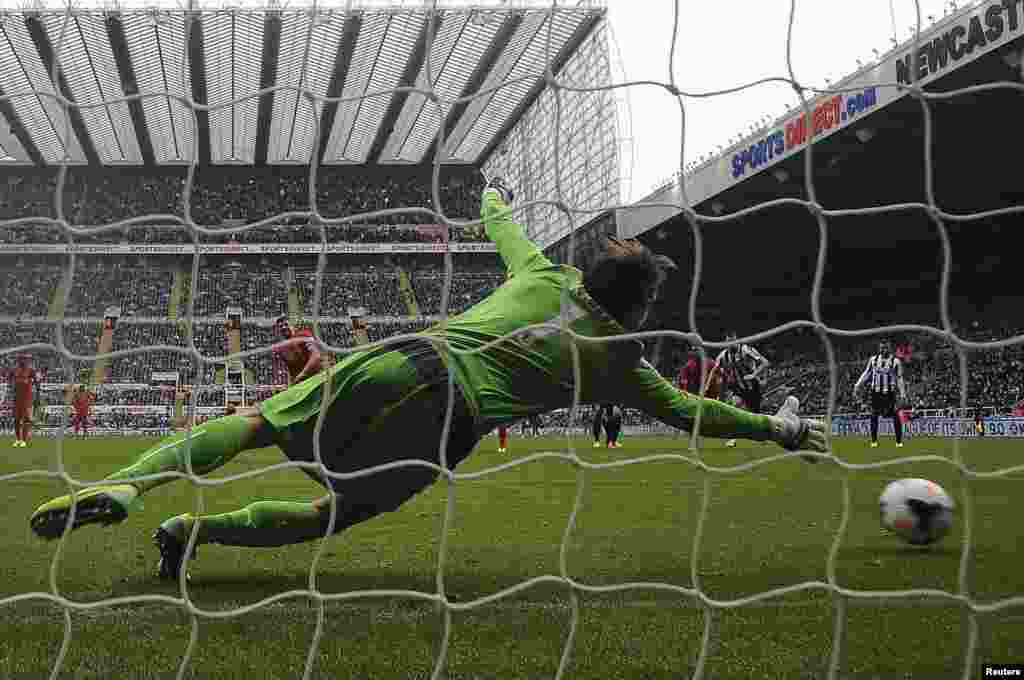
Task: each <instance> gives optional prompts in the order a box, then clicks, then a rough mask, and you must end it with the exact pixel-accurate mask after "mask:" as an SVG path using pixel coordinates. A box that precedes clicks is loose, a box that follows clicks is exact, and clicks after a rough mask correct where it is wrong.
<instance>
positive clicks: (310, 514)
mask: <svg viewBox="0 0 1024 680" xmlns="http://www.w3.org/2000/svg"><path fill="white" fill-rule="evenodd" d="M512 198H513V196H512V192H511V191H510V190H509V189H508V188H507V187H505V186H504V185H503V183H502V182H501V181H500V180H492V181H491V182H489V183H488V186H487V188H486V189H485V190H484V193H483V199H482V205H481V217H482V220H483V224H484V228H485V230H486V232H487V235H488V237H489V238H490V239H491V240H492V241H493V242H494V243H495V245H496V247H497V250H498V253H499V254H500V255H501V257H502V259H503V260H504V263H505V265H506V267H507V270H508V271H507V274H508V279H507V281H506V282H505V283H504V284H503V285H502V286H501V287H499V288H498V289H497V290H495V291H494V292H493V293H492V294H491V295H489V296H488V297H487V298H485V299H484V300H482V301H481V302H480V303H478V304H477V305H475V306H473V307H472V308H470V309H469V310H467V311H466V312H464V313H463V314H460V315H458V316H453V317H451V318H449V319H448V320H446V321H444V322H442V323H440V324H438V325H436V326H434V327H432V328H429V329H427V330H425V331H423V332H421V333H417V334H415V335H413V336H411V337H409V338H404V339H402V340H398V341H395V342H392V343H389V344H386V345H382V346H377V347H371V348H368V349H363V350H358V351H354V352H352V353H350V354H346V355H345V356H344V357H343V358H341V359H340V360H339V361H338V362H337V363H336V364H335V365H334V366H333V367H331V368H330V369H328V370H326V371H321V372H319V373H317V374H315V375H313V376H312V377H309V378H307V379H306V380H304V381H302V382H300V383H296V384H294V385H292V386H291V387H290V388H289V389H287V390H285V391H284V392H281V393H280V394H278V395H276V396H274V397H272V398H270V399H267V400H266V401H264V402H262V403H261V404H260V405H259V406H258V407H255V408H247V409H239V410H238V411H237V412H236V413H235V414H233V415H229V416H225V417H223V418H218V419H215V420H210V421H208V422H206V423H204V424H202V425H200V426H198V427H195V428H193V429H192V430H191V431H190V432H182V433H178V434H175V435H173V436H171V437H168V438H166V439H164V440H162V441H161V442H160V443H158V444H157V445H155V446H153V447H151V448H150V449H148V450H146V451H144V452H143V453H142V454H141V455H140V456H139V458H138V459H137V461H136V462H135V463H134V464H133V465H130V466H128V467H126V468H124V469H122V470H119V471H117V472H116V473H114V474H112V475H110V476H109V477H107V478H106V479H105V480H104V483H103V485H101V486H94V487H90V488H88V489H85V490H83V491H81V492H79V493H78V494H77V495H76V498H77V504H76V507H75V512H74V518H73V521H72V522H73V523H72V528H76V529H77V528H78V527H81V526H84V525H87V524H94V523H99V524H112V523H116V522H121V521H123V520H124V519H126V518H127V516H128V515H129V513H130V512H131V511H132V508H133V505H134V502H135V501H136V499H138V498H139V497H140V496H142V495H144V494H146V493H148V492H150V491H152V490H153V489H155V488H157V487H159V486H161V485H163V484H167V483H169V482H171V481H173V480H174V479H176V478H180V477H173V476H169V477H163V478H159V479H145V480H140V479H138V478H139V477H141V476H146V475H156V474H158V473H166V472H179V473H181V472H185V471H186V465H185V462H186V461H185V458H186V456H189V457H190V461H191V469H192V471H193V472H194V473H195V474H198V475H205V474H209V473H210V472H212V471H214V470H216V469H217V468H219V467H221V466H223V465H225V464H227V463H228V462H229V461H231V460H232V459H234V458H235V457H236V456H238V455H239V454H241V453H243V452H244V451H247V450H250V449H259V448H263V447H267V446H274V445H276V446H278V447H279V448H280V449H281V450H282V451H283V453H284V455H285V456H287V457H288V458H289V459H291V460H293V461H304V462H314V461H315V460H316V459H315V455H314V436H315V435H314V429H315V427H316V424H317V420H318V418H319V417H320V414H321V411H324V413H323V418H322V420H323V423H322V430H321V432H320V435H319V436H320V438H319V444H320V445H319V451H320V457H321V460H322V462H323V464H324V466H325V467H326V468H327V470H329V471H330V472H332V473H352V472H356V471H359V470H364V469H366V468H370V467H374V466H380V465H384V464H387V463H394V462H397V461H404V460H420V461H422V460H426V461H430V462H432V463H434V464H436V465H439V466H440V465H441V458H440V454H439V449H440V442H441V441H442V437H443V434H444V429H445V421H446V416H447V411H448V407H449V375H451V376H452V379H453V382H454V397H453V399H454V401H453V403H452V404H451V408H452V411H451V424H450V430H449V432H448V438H447V447H446V450H445V453H446V461H445V462H446V464H447V468H448V469H454V468H455V466H457V465H458V464H459V463H460V462H462V461H463V460H465V458H466V457H467V456H469V454H470V453H471V452H472V451H473V449H474V448H475V447H476V445H477V443H478V442H479V441H480V440H481V439H482V438H483V437H484V436H485V435H487V434H488V433H489V432H491V431H492V430H494V429H495V428H496V427H499V426H501V425H505V424H510V423H513V422H516V421H519V420H522V419H525V418H530V417H533V416H538V415H540V414H543V413H546V412H549V411H553V410H556V409H561V408H566V407H569V406H571V405H572V403H573V397H574V392H575V390H576V389H578V390H579V394H580V401H581V403H582V404H601V403H610V402H614V403H617V404H621V405H622V406H624V407H628V408H633V409H638V410H640V411H643V412H645V413H647V414H649V415H650V416H653V417H655V418H657V419H659V420H661V421H662V422H664V423H666V424H668V425H671V426H673V427H676V428H679V429H683V430H688V431H689V430H692V429H693V427H694V424H695V422H696V418H697V412H698V408H700V407H701V406H703V410H702V413H701V417H700V434H701V435H703V436H704V437H718V438H733V437H739V438H744V439H750V440H755V441H773V442H776V443H778V444H779V445H781V446H782V447H783V448H784V449H786V450H789V451H796V450H803V451H814V452H823V451H825V449H826V437H825V428H824V425H823V424H822V423H820V422H818V421H812V420H807V419H801V418H800V417H799V416H798V415H797V410H798V408H799V403H798V402H797V400H796V399H795V398H790V399H788V400H787V402H786V404H785V405H784V406H783V408H782V409H781V410H780V411H779V412H778V413H777V414H776V415H759V414H754V413H750V412H747V411H743V410H740V409H738V408H734V407H732V406H729V405H727V404H724V403H722V402H719V401H715V400H712V399H701V398H700V397H699V396H696V395H692V394H689V393H686V392H683V391H680V390H678V389H676V388H675V387H673V386H672V384H671V383H670V382H669V381H667V380H665V379H664V378H662V377H661V375H659V374H658V372H657V371H656V370H655V369H654V368H653V367H652V366H651V365H650V364H649V363H648V362H647V361H646V360H645V359H644V357H643V352H644V347H643V345H642V344H641V343H640V342H639V341H638V340H636V339H632V338H625V339H617V340H613V341H603V342H595V341H593V340H591V339H599V338H609V337H612V336H620V335H623V334H625V333H629V332H631V331H636V330H638V329H640V328H642V327H643V326H644V323H645V320H646V319H647V317H648V315H649V313H650V311H651V308H652V306H653V304H654V302H655V299H656V297H657V294H658V291H659V289H660V287H661V285H662V283H663V282H664V280H665V276H666V271H665V270H666V269H667V268H674V267H675V265H674V264H672V262H671V260H669V259H668V258H665V257H662V256H656V255H654V254H653V253H652V252H651V251H649V250H648V249H647V248H646V247H645V246H643V245H642V244H640V243H639V242H637V241H619V240H616V239H609V242H608V248H607V253H606V254H605V255H604V256H603V257H602V258H600V259H599V260H598V261H597V262H596V263H595V264H594V265H593V266H592V268H591V269H590V270H589V271H587V272H586V273H585V274H584V273H582V272H580V271H579V270H578V269H575V268H573V267H569V266H563V265H555V264H552V263H551V262H550V261H549V260H548V259H547V258H546V257H545V256H544V255H543V254H542V252H541V251H540V249H539V248H538V247H537V246H536V245H534V244H533V243H532V242H531V241H530V240H529V239H527V238H526V236H525V235H524V232H523V229H522V227H521V226H520V225H518V224H516V223H515V222H514V221H513V220H512V219H511V210H510V208H509V207H508V206H509V205H510V204H511V202H512ZM563 303H564V304H565V308H563ZM537 324H551V325H553V326H556V327H558V326H562V325H563V324H567V325H568V327H569V328H570V329H571V330H572V331H573V332H574V333H576V334H578V335H579V336H581V337H580V338H573V337H572V336H570V335H568V334H567V333H564V332H562V331H560V330H558V328H556V327H541V328H533V329H529V330H524V329H525V328H526V327H528V326H533V325H537ZM517 331H518V332H517ZM510 334H513V335H512V337H510V338H508V339H505V340H502V341H500V342H497V341H498V340H500V339H501V338H503V337H504V336H507V335H510ZM491 343H494V344H491ZM573 344H575V345H576V347H577V350H578V362H579V363H578V376H577V369H576V367H574V358H573V349H572V346H573ZM448 348H450V350H452V351H449V349H448ZM577 379H578V380H579V382H580V384H579V385H576V380H577ZM306 472H307V473H308V474H309V475H310V476H311V477H312V478H313V479H314V480H316V481H317V482H319V483H321V484H323V485H325V486H326V487H327V489H328V494H327V495H326V496H323V497H321V498H319V499H317V500H313V501H309V500H294V501H279V500H273V501H272V500H261V501H257V502H254V503H252V504H251V505H249V506H248V507H245V508H241V509H239V510H236V511H234V512H227V513H222V514H211V515H200V516H197V515H193V514H183V515H178V516H175V517H171V518H170V519H168V520H166V521H165V522H163V523H162V524H161V525H160V526H159V527H158V528H157V529H156V532H155V534H154V537H153V538H154V542H155V543H156V546H157V548H158V550H159V551H160V563H159V568H158V571H159V575H160V576H161V577H162V578H172V579H173V578H177V575H178V573H179V569H180V568H181V563H182V561H183V560H184V558H185V555H184V553H185V548H186V545H187V542H188V540H189V536H190V534H191V532H192V530H193V528H194V527H195V526H196V525H197V524H198V529H197V533H196V544H197V545H199V544H205V543H218V544H221V545H231V546H247V547H271V546H283V545H289V544H294V543H302V542H305V541H311V540H315V539H318V538H323V537H325V535H326V533H327V531H328V529H329V528H330V527H329V518H330V513H331V504H332V499H333V501H334V503H335V505H336V516H335V521H334V524H333V531H334V532H340V531H342V530H343V529H346V528H348V527H351V526H353V525H355V524H359V523H360V522H364V521H366V520H368V519H370V518H372V517H376V516H377V515H380V514H381V513H385V512H392V511H395V510H398V508H400V507H401V506H402V505H403V504H404V503H405V502H406V501H408V500H409V499H410V498H412V497H413V496H415V495H416V494H418V493H419V492H420V491H422V490H424V489H425V488H427V487H428V486H430V485H431V484H432V483H433V482H434V481H435V480H436V479H437V477H438V474H439V473H438V472H437V471H436V470H435V469H431V468H428V467H426V466H423V465H422V464H420V465H401V466H397V467H394V468H389V469H387V470H384V471H379V472H374V473H371V474H367V475H364V476H361V477H355V478H348V479H339V478H337V477H333V476H332V477H329V478H328V479H324V478H323V477H322V476H321V475H320V474H319V472H318V471H317V470H315V469H313V470H306ZM71 508H72V497H71V496H61V497H59V498H55V499H53V500H51V501H49V502H48V503H46V504H44V505H42V506H41V507H40V508H39V509H38V510H37V511H36V512H35V513H34V514H33V515H32V518H31V520H30V524H31V527H32V529H33V531H34V532H35V533H36V534H38V535H39V536H41V537H43V538H48V539H53V538H58V537H59V536H60V535H61V534H62V533H63V532H64V530H65V527H66V526H67V523H68V520H69V514H70V513H71ZM193 557H194V555H193Z"/></svg>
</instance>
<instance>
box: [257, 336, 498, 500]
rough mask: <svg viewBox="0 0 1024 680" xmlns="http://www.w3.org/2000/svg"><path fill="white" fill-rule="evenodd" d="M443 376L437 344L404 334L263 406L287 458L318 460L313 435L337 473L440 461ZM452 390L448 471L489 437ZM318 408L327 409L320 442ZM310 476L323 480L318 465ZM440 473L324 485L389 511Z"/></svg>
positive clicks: (406, 470) (392, 472)
mask: <svg viewBox="0 0 1024 680" xmlns="http://www.w3.org/2000/svg"><path fill="white" fill-rule="evenodd" d="M448 381H449V372H448V368H447V367H446V366H445V363H444V361H443V360H442V358H441V356H440V355H439V354H438V353H437V351H436V350H435V348H434V347H433V346H432V345H431V344H430V343H429V342H428V341H426V340H420V339H416V340H408V341H403V342H402V343H400V344H392V345H387V346H384V347H379V348H374V349H371V350H366V351H360V352H354V353H352V354H349V355H347V356H345V357H344V358H343V359H342V360H341V361H340V362H338V364H336V365H335V366H334V367H333V368H331V369H330V370H328V371H325V372H323V373H321V374H319V375H317V376H315V377H313V378H310V379H308V380H305V381H303V382H301V383H299V384H298V385H296V386H294V387H292V388H290V389H288V390H286V391H284V392H282V393H280V394H278V395H276V396H274V397H272V398H270V399H268V400H266V401H264V402H263V403H262V405H261V407H260V412H261V413H262V414H263V417H264V418H266V419H267V421H268V422H269V423H270V424H271V425H272V426H273V428H274V431H275V433H274V435H273V436H274V440H275V442H276V443H277V444H278V446H280V447H281V449H282V450H283V451H284V453H285V455H286V456H288V458H289V459H291V460H294V461H304V462H314V461H315V460H316V456H315V448H314V445H315V443H316V442H317V441H319V453H320V460H321V461H322V462H323V463H324V466H325V467H326V468H327V470H329V471H330V472H333V473H352V472H356V471H359V470H364V469H366V468H370V467H374V466H377V465H383V464H386V463H391V462H395V461H400V460H409V459H418V460H427V461H430V462H433V463H435V464H438V465H440V450H441V440H442V435H443V433H444V425H445V417H446V413H447V409H448V401H449V384H448ZM453 389H454V399H453V402H452V409H453V410H452V420H451V427H450V431H449V435H448V442H447V448H446V458H447V461H446V462H447V467H448V469H453V468H454V467H455V466H456V465H458V464H459V463H460V462H461V461H462V460H464V459H465V458H466V457H467V456H468V455H469V454H470V453H471V452H472V451H473V449H474V448H475V447H476V444H477V442H478V441H479V440H480V438H481V437H482V436H483V434H485V433H484V432H481V430H480V427H479V423H478V421H477V419H476V418H475V416H474V415H473V413H472V411H471V409H470V408H469V406H468V405H467V402H466V399H465V397H464V395H463V393H462V390H461V388H460V387H459V385H458V384H457V383H456V384H455V385H453ZM325 395H326V397H325ZM323 408H326V409H327V412H326V413H325V415H324V418H323V425H322V429H321V431H320V436H319V439H317V438H316V437H315V428H316V423H317V418H318V417H319V415H320V411H321V409H323ZM306 472H307V474H309V475H310V476H311V477H312V478H313V479H315V480H316V481H318V482H320V483H321V484H325V486H326V485H327V484H326V483H325V482H327V480H325V479H324V478H323V476H322V475H321V473H320V472H319V471H316V470H312V471H311V470H306ZM437 476H438V472H437V471H435V470H433V469H430V468H428V467H424V466H422V465H420V466H402V467H397V468H393V469H389V470H386V471H381V472H374V473H371V474H369V475H367V476H362V477H357V478H352V479H338V478H335V477H332V478H330V480H329V485H330V487H331V488H333V490H334V491H336V492H338V493H339V494H341V495H342V497H343V498H344V499H345V500H346V504H351V505H358V506H363V507H370V508H373V509H374V510H375V512H389V511H392V510H395V509H397V508H398V507H399V506H400V505H401V504H402V503H404V502H405V501H406V500H408V499H409V498H411V497H412V496H414V495H415V494H416V493H418V492H419V491H421V490H423V489H424V488H426V487H427V486H429V485H430V484H431V483H433V481H434V480H435V479H436V478H437Z"/></svg>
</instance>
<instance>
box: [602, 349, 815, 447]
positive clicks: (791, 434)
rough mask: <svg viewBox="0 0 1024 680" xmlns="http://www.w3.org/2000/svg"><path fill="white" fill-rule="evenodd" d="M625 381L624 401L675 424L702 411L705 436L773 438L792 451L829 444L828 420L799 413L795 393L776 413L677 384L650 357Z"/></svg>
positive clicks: (690, 422)
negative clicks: (732, 403)
mask: <svg viewBox="0 0 1024 680" xmlns="http://www.w3.org/2000/svg"><path fill="white" fill-rule="evenodd" d="M624 382H625V384H624V385H623V388H624V389H623V390H622V393H623V397H622V401H623V402H624V404H625V405H626V406H630V407H632V408H636V409H639V410H641V411H643V412H645V413H647V414H648V415H651V416H653V417H655V418H657V419H658V420H660V421H662V422H663V423H665V424H667V425H671V426H672V427H676V428H678V429H681V430H686V431H688V432H692V431H693V429H694V428H695V427H696V423H697V414H698V411H700V434H701V435H703V436H706V437H720V438H742V439H750V440H753V441H773V442H775V443H777V444H779V445H780V446H782V447H783V448H785V449H786V450H789V451H795V450H798V449H800V450H807V451H817V452H824V451H825V450H826V440H825V425H824V423H821V422H819V421H815V420H807V419H801V418H799V417H798V416H797V415H796V410H797V409H798V408H799V403H798V402H796V400H795V399H793V400H792V401H787V406H784V407H783V410H781V411H780V412H779V413H778V414H776V415H774V416H768V415H760V414H756V413H750V412H749V411H744V410H743V409H739V408H736V407H734V406H730V405H728V404H725V403H723V402H720V401H717V400H715V399H705V398H701V397H699V396H697V395H693V394H689V393H687V392H683V391H681V390H678V389H676V388H675V387H673V386H672V383H670V382H669V381H668V380H666V379H665V378H663V377H662V376H661V375H660V374H659V373H658V371H657V370H655V368H654V367H653V366H651V365H650V363H648V362H647V360H646V359H642V360H641V361H640V362H639V365H638V366H637V367H636V369H634V370H633V372H632V373H631V374H630V375H629V376H628V377H627V379H626V380H625V381H624ZM794 402H795V403H794Z"/></svg>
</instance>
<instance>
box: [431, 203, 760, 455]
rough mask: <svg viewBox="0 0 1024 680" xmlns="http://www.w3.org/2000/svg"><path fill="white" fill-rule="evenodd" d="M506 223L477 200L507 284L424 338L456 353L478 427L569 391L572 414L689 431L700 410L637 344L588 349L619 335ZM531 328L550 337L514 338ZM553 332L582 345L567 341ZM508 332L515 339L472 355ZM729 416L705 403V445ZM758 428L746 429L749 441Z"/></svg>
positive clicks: (566, 276) (495, 206)
mask: <svg viewBox="0 0 1024 680" xmlns="http://www.w3.org/2000/svg"><path fill="white" fill-rule="evenodd" d="M510 215H511V214H510V211H509V209H508V207H507V206H506V205H505V204H504V203H503V202H502V200H501V198H500V197H499V195H498V193H497V192H494V191H488V192H486V193H485V194H484V200H483V205H482V207H481V217H482V219H483V222H484V226H485V228H486V230H487V236H488V237H489V238H490V239H491V240H492V241H493V242H494V243H495V245H496V246H497V249H498V253H499V254H500V255H501V257H502V259H503V260H504V262H505V265H506V267H507V274H508V280H507V281H506V282H505V283H504V284H503V285H502V286H501V287H499V288H498V289H497V290H495V291H494V292H493V293H492V294H491V295H489V296H488V297H487V298H486V299H484V300H483V301H481V302H480V303H479V304H477V305H475V306H474V307H472V308H471V309H469V310H467V311H466V312H465V313H463V314H460V315H458V316H454V317H452V318H450V319H448V320H447V321H445V322H444V323H441V324H439V325H437V326H434V327H433V328H430V329H428V330H427V331H425V332H424V335H427V336H433V337H437V338H443V339H445V340H446V341H447V342H448V344H449V346H450V347H451V348H452V349H453V350H458V351H453V352H451V353H449V354H448V355H447V356H446V361H448V364H449V366H450V367H451V369H452V370H453V372H454V374H455V379H456V380H457V381H458V383H459V384H460V385H461V386H462V388H463V390H464V392H465V395H466V399H467V400H468V402H469V404H470V406H471V408H473V409H474V410H475V411H476V413H477V414H478V416H479V417H480V418H481V420H482V421H483V422H484V423H485V424H488V425H498V424H501V423H505V422H509V421H513V420H517V419H520V418H523V417H524V416H528V415H530V414H535V413H542V412H545V411H550V410H553V409H557V408H564V407H567V406H571V405H572V403H573V398H574V392H575V391H576V390H577V389H578V390H579V401H580V403H581V404H586V403H600V402H605V403H617V404H622V405H624V406H627V407H632V408H636V409H639V410H641V411H644V412H645V413H647V414H649V415H651V416H654V417H656V418H658V419H659V420H661V421H663V422H665V423H667V424H669V425H672V426H675V427H678V428H681V429H687V430H689V429H691V427H692V424H693V420H694V418H695V416H696V411H697V404H698V402H699V400H698V399H697V398H695V397H693V396H692V395H689V394H687V393H685V392H681V391H679V390H677V389H675V388H674V387H673V386H672V385H671V384H670V383H669V382H668V381H667V380H665V379H664V378H663V377H662V376H661V375H660V374H659V373H658V372H657V371H656V370H655V369H654V368H653V367H652V366H651V365H650V364H649V363H648V362H647V361H646V360H645V359H644V358H643V351H644V348H643V345H642V343H641V342H640V341H638V340H635V339H629V338H624V339H616V340H612V341H603V342H595V341H594V340H593V339H597V338H608V337H610V336H617V335H623V334H625V333H626V331H625V329H624V328H623V327H622V326H621V325H620V324H619V323H618V322H617V321H615V319H613V318H612V317H611V316H609V315H608V314H607V313H606V312H605V311H604V310H603V309H602V308H601V307H600V306H599V305H598V304H597V303H596V302H595V301H594V300H593V299H592V298H591V297H590V295H588V294H587V291H586V290H585V289H584V287H583V275H582V273H581V272H580V271H579V270H578V269H576V268H575V267H570V266H566V265H555V264H552V263H551V261H550V260H548V259H547V258H546V257H545V256H544V254H543V253H542V252H541V251H540V249H539V248H538V247H537V246H536V245H535V244H534V243H533V242H531V241H530V240H529V239H528V238H526V236H525V235H524V233H523V229H522V227H520V225H518V224H516V223H515V222H513V221H512V219H511V216H510ZM535 324H550V325H553V326H558V328H552V327H544V328H533V329H529V330H527V331H522V330H521V329H524V328H526V327H528V326H532V325H535ZM561 327H567V328H569V329H571V330H572V331H573V332H574V333H576V334H577V335H578V336H582V337H578V338H573V337H572V336H570V335H569V334H567V333H564V332H562V331H561V330H559V328H561ZM515 331H520V332H519V333H516V334H515V335H514V336H513V337H512V338H509V339H507V340H504V341H501V342H499V343H497V344H495V345H492V346H489V347H487V349H483V350H482V351H481V348H483V347H485V346H486V345H488V344H489V343H492V342H494V341H496V340H498V339H499V338H502V337H503V336H506V335H508V334H510V333H514V332H515ZM574 344H575V347H576V349H577V350H578V353H577V356H578V373H577V368H576V361H577V360H576V359H574V356H573V355H574V352H573V345H574ZM577 381H578V384H577ZM738 415H740V413H738V412H736V410H735V409H732V408H729V407H726V406H725V405H724V404H721V403H720V402H717V401H711V400H707V401H705V405H704V413H703V416H702V419H703V420H704V426H703V427H702V430H703V431H704V433H705V434H709V435H714V434H715V433H716V431H718V430H719V429H720V428H724V429H722V430H721V431H726V430H727V431H728V432H736V430H737V425H738V423H737V422H736V421H737V416H738ZM743 415H746V416H750V414H743ZM740 420H744V421H745V420H747V418H742V417H741V418H740ZM766 426H767V423H760V422H758V423H756V426H755V424H754V423H749V425H748V427H751V428H754V429H756V430H757V431H761V430H763V428H765V427H766ZM748 427H741V428H740V429H743V430H747V429H748ZM747 434H754V431H753V430H751V431H750V432H748V433H747ZM740 436H742V435H740Z"/></svg>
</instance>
